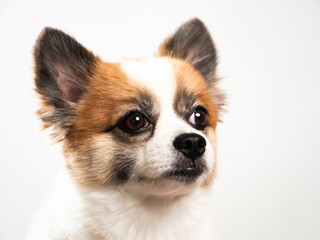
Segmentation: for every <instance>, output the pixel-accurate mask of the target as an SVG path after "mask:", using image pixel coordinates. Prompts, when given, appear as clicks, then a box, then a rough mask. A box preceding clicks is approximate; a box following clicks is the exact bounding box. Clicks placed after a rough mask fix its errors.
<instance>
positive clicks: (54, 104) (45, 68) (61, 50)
mask: <svg viewBox="0 0 320 240" xmlns="http://www.w3.org/2000/svg"><path fill="white" fill-rule="evenodd" d="M97 59H98V58H96V57H95V56H94V55H93V54H92V53H91V52H90V51H88V50H87V49H86V48H84V47H83V46H82V45H81V44H80V43H78V42H77V41H76V40H75V39H73V38H72V37H70V36H69V35H67V34H65V33H63V32H62V31H60V30H56V29H53V28H45V29H44V30H43V31H42V33H41V34H40V36H39V37H38V39H37V41H36V45H35V47H34V61H35V84H36V90H37V92H38V93H39V94H40V96H41V99H42V100H43V105H42V108H41V109H40V111H39V114H40V117H41V118H42V120H43V122H44V123H45V126H51V125H54V127H57V125H59V126H60V128H61V129H62V128H64V129H65V128H66V126H67V125H68V126H69V125H70V122H68V119H70V116H71V115H72V108H73V107H74V106H75V105H76V103H77V102H78V101H79V99H80V98H81V95H82V94H83V93H84V91H85V87H86V86H87V84H88V83H89V80H90V78H91V76H92V74H93V71H94V68H95V65H96V62H97ZM67 122H68V123H67Z"/></svg>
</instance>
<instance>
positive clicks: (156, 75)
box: [121, 58, 176, 109]
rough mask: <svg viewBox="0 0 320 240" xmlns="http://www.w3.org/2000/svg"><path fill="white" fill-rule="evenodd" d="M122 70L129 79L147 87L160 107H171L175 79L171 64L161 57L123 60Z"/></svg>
mask: <svg viewBox="0 0 320 240" xmlns="http://www.w3.org/2000/svg"><path fill="white" fill-rule="evenodd" d="M121 68H122V70H123V71H124V72H125V73H126V75H127V76H128V78H129V79H130V80H131V81H134V82H137V83H138V84H140V85H142V86H145V87H147V88H149V89H150V90H151V91H152V92H153V93H154V95H155V96H156V98H157V99H158V101H159V103H160V104H161V108H162V109H164V108H167V109H169V108H170V109H171V108H172V104H173V99H174V94H175V90H176V80H175V73H174V69H173V65H172V63H171V62H170V61H168V60H166V59H163V58H154V59H149V60H144V61H130V60H127V61H124V62H122V63H121Z"/></svg>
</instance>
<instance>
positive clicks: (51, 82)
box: [34, 19, 224, 195]
mask: <svg viewBox="0 0 320 240" xmlns="http://www.w3.org/2000/svg"><path fill="white" fill-rule="evenodd" d="M34 57H35V73H36V78H35V82H36V90H37V92H38V93H39V94H40V97H41V100H42V106H41V108H40V110H39V115H40V117H41V119H42V121H43V122H44V125H45V127H52V128H53V134H54V137H55V138H56V139H58V140H59V141H62V142H63V146H64V153H65V156H66V160H67V166H68V169H69V170H70V173H71V175H72V176H73V177H74V179H75V180H76V181H78V182H80V183H82V184H95V185H99V186H115V187H121V188H122V189H127V190H133V191H141V192H143V193H146V194H155V195H177V194H183V193H185V192H189V191H191V190H192V189H194V188H195V187H197V186H202V187H206V186H208V185H210V184H211V182H212V179H213V177H214V175H215V166H216V160H215V155H216V147H215V146H216V138H215V130H216V125H217V121H218V119H219V113H220V110H221V106H222V105H223V99H224V98H223V94H222V93H221V92H220V91H219V89H218V88H217V86H216V85H217V77H216V65H217V59H216V51H215V48H214V44H213V42H212V40H211V37H210V35H209V33H208V31H207V29H206V27H205V26H204V24H203V23H202V22H201V21H200V20H198V19H193V20H191V21H189V22H187V23H185V24H184V25H182V26H181V27H180V28H179V29H178V30H177V31H176V32H175V33H174V34H173V35H172V36H170V37H169V38H167V39H166V40H165V41H164V42H163V43H162V44H161V46H160V48H159V51H158V53H157V54H156V56H155V57H154V58H152V59H148V60H125V61H123V62H121V63H108V62H104V61H102V60H101V59H100V58H99V57H97V56H95V55H94V54H93V53H92V52H90V51H88V50H87V49H85V48H84V47H83V46H82V45H81V44H79V43H78V42H77V41H76V40H74V39H73V38H72V37H70V36H68V35H66V34H65V33H63V32H61V31H59V30H55V29H51V28H46V29H45V30H44V31H43V32H42V33H41V35H40V36H39V38H38V40H37V43H36V46H35V50H34Z"/></svg>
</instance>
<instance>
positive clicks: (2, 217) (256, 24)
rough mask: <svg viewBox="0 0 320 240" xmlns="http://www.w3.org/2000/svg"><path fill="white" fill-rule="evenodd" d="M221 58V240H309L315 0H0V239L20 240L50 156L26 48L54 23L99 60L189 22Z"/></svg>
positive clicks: (319, 169)
mask: <svg viewBox="0 0 320 240" xmlns="http://www.w3.org/2000/svg"><path fill="white" fill-rule="evenodd" d="M89 2H90V3H89ZM194 16H197V17H199V18H201V19H202V20H203V21H204V22H205V23H206V24H207V26H208V28H209V30H210V32H211V33H212V36H213V38H214V40H215V43H216V45H217V48H218V51H219V55H220V65H219V73H220V76H221V77H222V78H223V79H222V81H221V84H222V85H221V86H222V87H223V89H224V90H225V91H226V93H227V95H228V107H227V110H228V112H227V113H226V114H224V122H223V123H222V124H220V125H219V126H218V140H219V175H218V178H217V181H216V183H215V195H216V199H215V202H213V203H212V204H214V206H215V210H216V216H215V218H216V225H217V226H216V227H217V229H218V231H219V232H220V236H221V239H222V240H235V239H236V240H286V239H288V240H289V239H290V240H298V239H299V240H300V239H301V240H302V239H303V240H318V239H320V230H319V228H320V207H319V204H320V127H319V125H320V2H319V1H318V0H300V1H298V0H295V1H284V0H281V1H280V0H268V1H267V0H265V1H254V0H252V1H249V0H244V1H236V0H234V1H222V0H221V1H200V0H197V1H182V0H181V1H164V0H163V1H147V0H146V1H127V2H123V1H100V2H95V1H88V3H83V2H82V1H74V2H72V1H68V2H67V1H62V0H56V1H52V2H50V3H46V2H45V1H38V2H35V1H20V2H19V1H9V0H0V84H1V87H0V104H1V105H0V113H1V117H0V121H1V124H0V147H1V149H0V161H1V162H0V239H1V240H12V239H17V240H19V239H23V236H24V235H25V232H26V229H27V226H28V225H29V223H30V221H31V218H32V215H33V213H34V212H35V210H36V208H37V207H38V206H39V204H40V203H41V202H42V200H43V198H44V196H45V195H46V194H47V193H48V192H49V190H50V185H51V184H52V182H53V179H54V176H55V174H56V171H57V169H58V163H59V161H61V160H60V158H61V155H60V153H59V151H58V150H57V147H52V146H51V141H50V140H49V137H48V136H47V135H48V134H47V133H46V132H41V131H40V122H39V121H38V119H37V117H36V115H35V111H36V109H37V106H38V101H37V98H36V96H35V94H34V91H33V88H34V85H33V74H32V54H31V53H32V47H33V44H34V42H35V39H36V37H37V35H38V34H39V32H40V31H41V29H42V28H43V27H44V26H53V27H57V28H60V29H62V30H64V31H66V32H68V33H70V34H71V35H73V36H74V37H76V38H77V39H78V40H79V41H80V42H81V43H83V44H84V45H85V46H87V47H88V48H90V49H92V50H93V51H94V52H95V53H97V54H99V55H102V56H103V57H104V58H105V60H114V59H117V58H121V57H145V56H148V55H151V53H153V52H154V50H155V49H156V48H157V46H158V44H159V43H160V42H161V40H162V39H163V38H164V37H165V36H166V35H168V34H169V33H171V32H172V31H173V30H174V29H175V28H177V27H178V26H179V25H180V24H181V23H182V22H184V21H185V20H188V19H189V18H190V17H194Z"/></svg>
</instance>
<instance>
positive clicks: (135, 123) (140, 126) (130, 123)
mask: <svg viewBox="0 0 320 240" xmlns="http://www.w3.org/2000/svg"><path fill="white" fill-rule="evenodd" d="M149 125H150V122H149V120H148V119H147V118H146V117H145V116H144V115H143V114H142V113H140V112H131V113H129V114H127V115H126V116H125V117H124V118H123V119H122V120H121V121H120V124H119V128H120V129H121V130H122V131H124V132H126V133H130V134H135V133H140V132H141V130H144V129H146V128H147V127H148V126H149Z"/></svg>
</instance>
